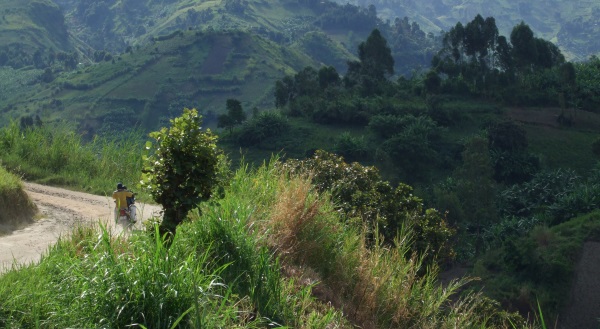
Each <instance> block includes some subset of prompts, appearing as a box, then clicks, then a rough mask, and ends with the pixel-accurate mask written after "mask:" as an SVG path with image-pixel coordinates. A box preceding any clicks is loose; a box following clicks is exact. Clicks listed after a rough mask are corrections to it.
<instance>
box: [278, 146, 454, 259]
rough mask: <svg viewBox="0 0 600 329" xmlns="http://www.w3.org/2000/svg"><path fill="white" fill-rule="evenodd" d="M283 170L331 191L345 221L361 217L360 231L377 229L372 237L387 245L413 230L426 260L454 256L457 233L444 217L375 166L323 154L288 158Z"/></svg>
mask: <svg viewBox="0 0 600 329" xmlns="http://www.w3.org/2000/svg"><path fill="white" fill-rule="evenodd" d="M284 167H285V168H290V169H291V170H292V171H293V172H299V173H304V174H306V175H308V176H309V177H311V180H312V183H313V184H314V185H315V186H316V187H317V190H318V191H320V192H325V191H331V194H332V197H333V201H334V202H335V204H336V207H337V208H338V209H339V210H340V211H341V212H342V213H343V214H344V215H345V217H346V220H347V221H350V222H352V221H353V220H354V219H359V220H360V221H359V222H358V223H354V226H356V228H357V229H360V228H361V227H363V226H365V227H367V228H369V229H370V228H372V229H374V230H375V231H371V233H370V235H371V239H376V238H377V237H376V235H378V234H381V235H382V236H383V239H384V242H386V243H387V244H393V242H394V240H395V239H396V237H397V235H398V234H399V233H400V231H401V230H402V228H403V227H410V228H411V229H412V230H414V232H415V235H414V239H415V241H414V244H415V249H414V251H417V252H419V253H420V254H422V255H425V254H428V253H429V255H430V256H429V257H428V258H429V259H428V262H430V261H431V260H432V259H433V258H435V257H439V259H438V260H439V261H449V260H451V259H452V257H453V256H454V252H453V250H452V247H451V246H450V238H451V237H452V233H453V232H452V230H451V229H450V228H449V227H448V226H447V224H446V222H445V219H444V218H443V215H442V214H440V213H439V212H438V211H437V210H435V209H426V210H425V209H423V203H422V200H421V199H419V198H418V197H416V196H414V195H413V194H412V188H411V187H410V186H408V185H406V184H399V185H398V186H395V187H394V186H392V185H391V184H390V183H389V182H387V181H384V180H382V179H381V177H380V175H379V172H378V170H377V168H375V167H364V166H362V165H360V164H359V163H357V162H353V163H351V164H348V163H346V162H344V159H343V158H342V157H339V156H336V155H334V154H330V153H326V152H323V151H317V152H316V153H315V155H314V156H313V157H312V158H309V159H306V160H288V161H287V162H286V163H285V164H284ZM431 256H433V258H432V257H431Z"/></svg>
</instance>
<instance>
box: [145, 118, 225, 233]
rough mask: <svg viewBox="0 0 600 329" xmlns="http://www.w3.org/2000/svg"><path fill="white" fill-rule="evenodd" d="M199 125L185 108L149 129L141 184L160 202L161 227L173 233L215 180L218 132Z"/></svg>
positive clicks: (218, 154)
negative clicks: (159, 126)
mask: <svg viewBox="0 0 600 329" xmlns="http://www.w3.org/2000/svg"><path fill="white" fill-rule="evenodd" d="M201 125H202V119H201V116H199V115H198V112H197V111H196V110H195V109H191V110H190V109H184V110H183V114H182V115H181V116H179V117H177V118H175V119H172V120H171V126H170V127H168V128H162V129H161V130H160V131H155V132H152V133H150V137H151V138H153V139H154V140H155V141H156V142H155V143H154V144H153V143H151V142H147V144H146V149H147V150H149V154H148V155H147V156H144V169H143V174H142V181H141V184H142V187H143V188H144V189H146V190H148V191H149V193H150V194H151V195H152V197H153V198H154V201H156V202H157V203H159V204H160V205H162V206H163V209H164V218H163V222H162V227H163V228H165V229H166V230H169V231H171V232H173V233H174V232H175V230H176V226H177V225H178V224H179V223H181V222H182V221H183V220H184V219H185V218H186V216H187V214H188V212H189V211H190V210H192V209H194V208H196V207H197V206H198V203H199V202H200V201H205V200H208V199H209V198H210V197H211V195H212V192H213V188H214V187H215V185H216V183H217V180H218V169H219V161H220V158H221V156H220V152H219V150H218V149H217V145H216V141H217V136H215V135H213V134H212V133H211V132H210V130H202V127H201Z"/></svg>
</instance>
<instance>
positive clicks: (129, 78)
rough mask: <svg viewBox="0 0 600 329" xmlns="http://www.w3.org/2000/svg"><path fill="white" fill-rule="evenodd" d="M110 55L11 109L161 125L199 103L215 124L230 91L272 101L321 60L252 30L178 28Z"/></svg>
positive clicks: (107, 125)
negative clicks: (279, 85) (279, 82)
mask: <svg viewBox="0 0 600 329" xmlns="http://www.w3.org/2000/svg"><path fill="white" fill-rule="evenodd" d="M107 59H108V58H105V60H104V61H102V62H100V63H98V64H94V65H89V66H86V67H80V68H79V69H78V70H77V71H75V72H73V73H71V74H63V75H62V76H60V77H59V78H57V79H56V80H55V81H53V82H52V83H49V84H43V85H41V86H40V87H39V88H37V90H36V91H35V92H33V93H30V94H28V95H25V96H21V97H20V99H22V101H18V102H17V100H12V102H16V104H15V103H13V104H14V106H12V107H11V110H10V111H7V114H6V115H7V116H12V117H16V116H18V114H19V113H24V112H28V111H32V110H37V112H36V114H38V115H40V116H41V117H42V118H48V119H68V120H70V121H75V122H78V123H79V124H80V127H81V129H83V130H85V131H87V132H88V133H95V132H97V131H98V130H102V129H105V130H108V129H110V130H119V129H122V128H125V127H129V126H131V125H134V124H137V123H142V124H143V126H144V128H147V129H155V128H157V127H158V126H159V125H164V124H165V122H164V121H165V120H166V119H168V118H171V117H173V116H176V115H179V114H180V113H181V110H182V108H183V107H196V108H198V109H199V110H200V111H202V112H204V114H205V124H206V125H209V126H211V125H214V124H215V119H216V115H215V114H216V113H219V112H222V111H223V110H224V109H225V101H226V99H228V98H236V99H238V100H240V101H241V102H242V105H243V106H244V108H245V109H246V110H248V111H249V110H250V109H251V108H253V107H254V106H257V107H269V106H271V105H272V101H273V100H272V99H273V98H272V94H273V92H272V88H273V86H274V81H275V80H276V79H279V78H280V77H282V76H283V75H284V74H290V73H292V72H295V71H296V70H299V69H301V68H303V67H305V66H308V65H311V66H318V65H319V64H318V63H316V62H314V61H312V60H311V59H310V58H309V57H307V56H306V55H303V54H302V53H299V52H297V51H295V50H293V49H291V50H290V49H287V48H285V47H281V46H279V45H277V44H275V43H273V42H271V41H269V40H266V39H263V38H261V37H258V36H255V35H252V34H249V33H244V32H206V33H203V32H199V31H185V32H182V31H177V32H174V33H172V34H171V35H168V36H164V37H160V38H157V39H156V40H155V41H153V44H151V45H148V46H146V47H140V48H139V49H135V50H132V51H131V52H129V53H125V54H123V55H120V56H116V57H112V58H110V59H108V60H107ZM28 109H29V110H28Z"/></svg>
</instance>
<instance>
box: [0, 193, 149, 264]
mask: <svg viewBox="0 0 600 329" xmlns="http://www.w3.org/2000/svg"><path fill="white" fill-rule="evenodd" d="M25 189H26V191H27V194H28V195H29V197H30V199H31V200H32V201H33V202H34V203H35V204H36V205H37V207H38V210H39V214H38V215H37V217H39V218H37V219H36V220H35V221H31V222H29V223H28V224H27V225H26V226H24V227H23V226H21V227H15V229H14V230H13V231H12V232H10V233H9V234H7V235H4V236H0V273H1V272H3V271H5V270H7V269H9V268H10V267H11V266H12V265H13V264H27V263H31V262H36V261H39V259H40V257H41V256H42V254H43V253H44V252H46V251H47V250H48V247H49V246H51V245H52V244H54V243H55V242H56V241H57V240H58V238H59V237H61V236H65V235H67V234H69V233H70V232H71V230H72V229H73V228H74V227H76V226H77V225H82V224H83V225H90V224H92V223H98V222H101V223H103V224H104V225H106V227H107V228H108V229H109V230H111V231H112V232H114V233H116V234H120V233H127V232H128V231H130V230H132V229H139V228H141V226H142V224H141V222H142V221H141V220H139V221H138V223H137V224H136V225H135V226H133V227H132V226H131V225H129V223H127V222H117V223H115V221H114V215H113V209H114V203H113V200H112V197H111V196H98V195H93V194H87V193H81V192H74V191H69V190H65V189H61V188H56V187H49V186H44V185H39V184H33V183H25ZM137 209H138V211H137V213H138V219H142V220H145V219H148V218H150V217H152V216H156V215H157V214H158V212H159V211H160V207H159V206H156V205H148V204H141V203H138V204H137ZM5 230H6V228H5Z"/></svg>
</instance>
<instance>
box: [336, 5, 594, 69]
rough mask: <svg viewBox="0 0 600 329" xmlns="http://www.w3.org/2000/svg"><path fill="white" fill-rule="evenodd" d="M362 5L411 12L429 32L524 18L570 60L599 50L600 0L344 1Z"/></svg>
mask: <svg viewBox="0 0 600 329" xmlns="http://www.w3.org/2000/svg"><path fill="white" fill-rule="evenodd" d="M347 2H349V3H351V4H356V5H361V6H368V5H371V4H374V5H375V6H376V8H377V12H378V14H379V15H380V16H381V17H382V18H384V19H389V20H391V21H394V19H396V17H399V18H402V17H405V16H407V17H409V18H410V19H411V20H414V21H416V22H417V23H419V25H420V26H421V28H422V29H423V30H425V31H428V32H433V33H438V32H439V31H440V30H444V31H448V29H449V28H450V27H452V26H454V25H455V24H456V22H459V21H460V22H462V23H463V24H465V23H466V22H468V21H470V20H472V19H473V17H475V16H476V15H477V14H481V15H482V16H483V17H489V16H492V17H494V18H496V22H498V27H499V29H500V33H501V34H504V35H510V32H511V30H512V27H513V26H515V25H516V24H518V23H520V22H521V21H525V22H526V23H527V24H529V25H530V26H531V28H532V29H533V30H534V31H535V33H536V35H537V36H538V37H541V38H544V39H547V40H550V41H552V42H554V43H556V44H557V45H558V46H559V47H560V48H561V50H562V51H563V52H564V53H565V55H567V57H568V58H569V59H573V60H584V59H587V58H589V56H590V55H593V54H599V53H600V41H598V38H597V35H598V33H600V26H599V25H598V24H597V22H598V19H599V18H600V2H598V1H594V0H579V1H575V2H573V1H563V0H550V1H526V0H518V1H504V0H495V1H486V0H442V1H440V0H423V1H412V0H396V1H378V0H376V1H365V0H351V1H339V3H347Z"/></svg>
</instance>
